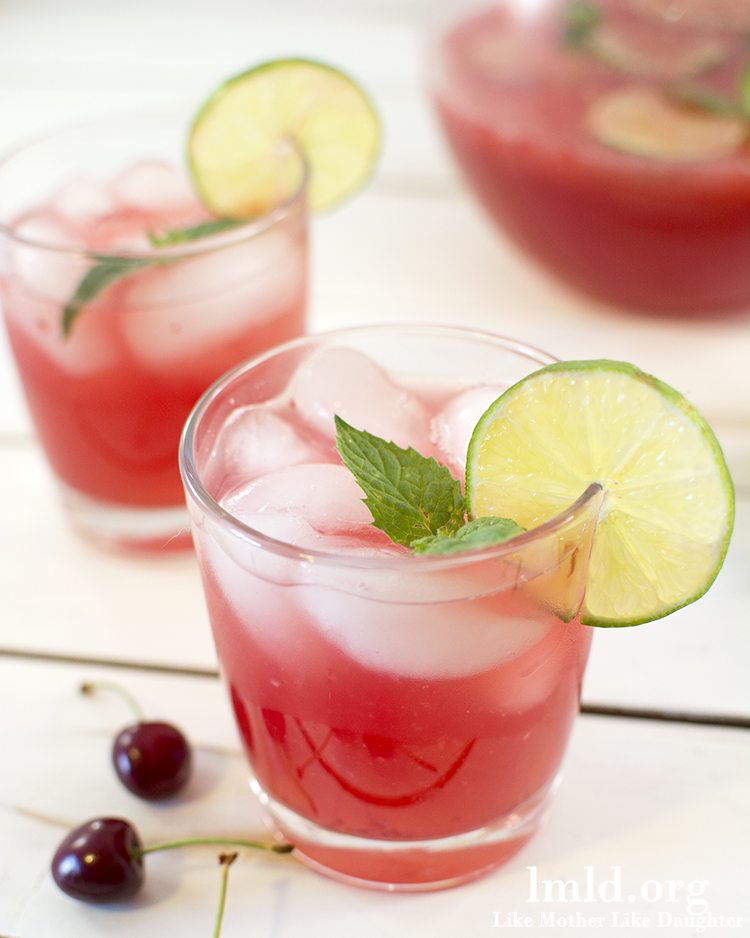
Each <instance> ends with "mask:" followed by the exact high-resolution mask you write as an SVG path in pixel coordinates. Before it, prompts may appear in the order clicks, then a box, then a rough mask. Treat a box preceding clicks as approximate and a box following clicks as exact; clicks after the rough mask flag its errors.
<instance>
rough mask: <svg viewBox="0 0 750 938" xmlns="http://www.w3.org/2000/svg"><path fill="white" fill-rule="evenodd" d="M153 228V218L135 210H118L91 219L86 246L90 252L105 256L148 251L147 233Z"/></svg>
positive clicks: (149, 248)
mask: <svg viewBox="0 0 750 938" xmlns="http://www.w3.org/2000/svg"><path fill="white" fill-rule="evenodd" d="M153 227H154V220H153V216H151V215H148V214H146V213H145V212H139V211H136V209H123V208H118V210H117V211H116V212H114V213H113V214H110V215H104V216H103V217H101V218H98V219H92V221H91V223H90V224H89V225H88V226H87V228H86V245H87V247H88V248H89V249H90V250H92V251H100V252H102V253H106V254H117V253H118V252H122V251H125V252H128V251H150V250H151V242H150V241H149V239H148V232H149V230H150V229H152V228H153Z"/></svg>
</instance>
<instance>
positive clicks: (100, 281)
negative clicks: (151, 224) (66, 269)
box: [62, 218, 244, 338]
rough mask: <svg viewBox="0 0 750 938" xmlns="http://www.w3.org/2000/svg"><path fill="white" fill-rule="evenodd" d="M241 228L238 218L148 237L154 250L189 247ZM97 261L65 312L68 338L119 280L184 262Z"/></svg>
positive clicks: (144, 259) (156, 259)
mask: <svg viewBox="0 0 750 938" xmlns="http://www.w3.org/2000/svg"><path fill="white" fill-rule="evenodd" d="M241 224H244V223H243V222H241V221H237V220H236V219H234V218H216V219H213V220H211V221H206V222H201V223H200V224H197V225H190V226H189V227H188V228H173V229H171V230H170V231H165V232H164V233H163V234H159V233H158V232H152V231H149V232H148V233H147V234H148V240H149V241H150V243H151V245H152V247H157V248H163V247H173V246H175V245H179V244H187V243H188V242H189V241H197V240H198V239H199V238H208V237H210V236H211V235H215V234H220V233H221V232H222V231H228V230H229V229H230V228H236V227H237V226H238V225H241ZM95 258H96V259H97V260H98V261H99V263H98V264H95V265H94V266H93V267H92V268H91V269H90V270H89V271H88V272H87V273H86V274H85V275H84V276H83V277H82V278H81V281H80V283H79V284H78V286H77V287H76V289H75V292H74V293H73V296H71V298H70V299H69V300H68V302H67V303H66V305H65V307H64V308H63V314H62V332H63V336H65V338H67V337H68V336H69V335H70V332H71V329H72V328H73V324H74V323H75V321H76V319H78V316H79V315H80V313H81V311H82V309H83V307H84V306H85V305H86V304H87V303H91V302H92V301H93V300H95V299H96V298H97V296H99V294H100V293H102V292H103V291H104V290H106V289H107V287H108V286H110V285H111V284H113V283H115V282H116V281H117V280H122V279H123V277H129V276H130V275H131V274H132V273H134V272H135V271H136V270H141V269H142V268H144V267H154V266H158V265H160V264H161V265H163V264H174V263H175V262H177V261H179V260H182V258H180V257H108V256H107V255H101V256H97V255H95Z"/></svg>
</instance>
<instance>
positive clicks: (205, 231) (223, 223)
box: [148, 218, 247, 248]
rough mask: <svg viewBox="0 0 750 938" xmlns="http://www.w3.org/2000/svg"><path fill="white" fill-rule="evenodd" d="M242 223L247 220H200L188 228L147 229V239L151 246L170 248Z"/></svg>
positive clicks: (207, 236) (228, 229) (208, 236)
mask: <svg viewBox="0 0 750 938" xmlns="http://www.w3.org/2000/svg"><path fill="white" fill-rule="evenodd" d="M244 224H247V222H243V221H240V220H239V219H237V218H214V219H212V220H211V221H202V222H200V223H199V224H197V225H191V226H190V227H189V228H170V229H169V230H168V231H165V232H163V233H159V232H158V231H149V232H148V240H149V242H150V243H151V246H152V247H155V248H170V247H174V246H175V245H176V244H186V243H187V242H188V241H197V240H198V239H199V238H210V237H211V235H216V234H221V232H222V231H230V230H231V229H232V228H237V227H238V226H239V225H244Z"/></svg>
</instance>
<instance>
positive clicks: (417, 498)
mask: <svg viewBox="0 0 750 938" xmlns="http://www.w3.org/2000/svg"><path fill="white" fill-rule="evenodd" d="M335 420H336V449H337V450H338V451H339V455H340V456H341V459H342V461H343V463H344V465H345V466H346V467H347V469H349V470H350V471H351V472H352V473H353V475H354V477H355V479H356V480H357V482H358V483H359V485H360V487H361V488H362V490H363V491H364V493H365V495H366V496H367V497H366V498H365V500H364V501H365V504H366V505H367V507H368V508H369V509H370V513H371V514H372V518H373V524H374V525H375V527H376V528H379V529H380V530H381V531H384V532H385V533H386V534H387V535H388V537H390V539H391V540H392V541H394V542H395V543H396V544H403V545H405V546H406V547H408V546H410V545H411V543H412V542H413V541H415V540H417V539H419V538H423V537H429V536H430V535H438V534H452V533H454V532H455V531H458V530H459V529H460V528H461V526H462V525H463V523H464V497H463V493H462V492H461V483H460V482H459V481H458V480H457V479H454V478H453V476H452V475H451V473H450V470H449V469H448V468H447V466H441V465H440V464H439V463H438V462H437V460H435V459H433V458H432V457H427V456H422V455H421V454H420V453H418V452H417V451H416V450H415V449H412V448H411V447H410V448H409V449H402V448H401V447H400V446H396V444H395V443H389V442H387V441H386V440H381V439H380V437H377V436H374V435H373V434H371V433H368V432H367V431H366V430H357V429H355V428H354V427H352V426H350V425H349V424H348V423H347V422H346V421H345V420H342V419H341V417H339V416H336V418H335Z"/></svg>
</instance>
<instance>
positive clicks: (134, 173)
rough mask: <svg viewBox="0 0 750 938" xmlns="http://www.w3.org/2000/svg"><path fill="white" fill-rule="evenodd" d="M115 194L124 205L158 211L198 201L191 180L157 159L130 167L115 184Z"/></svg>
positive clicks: (113, 187) (113, 190) (113, 188)
mask: <svg viewBox="0 0 750 938" xmlns="http://www.w3.org/2000/svg"><path fill="white" fill-rule="evenodd" d="M112 194H113V195H114V197H115V199H116V200H117V201H118V202H120V203H121V204H122V205H126V206H128V207H129V208H135V209H140V210H142V211H146V212H155V213H158V212H161V211H165V210H169V209H170V208H179V207H181V206H183V205H185V203H189V204H190V205H194V204H195V202H196V200H195V194H194V193H193V190H192V188H191V187H190V183H189V182H188V180H187V178H186V177H185V176H184V175H183V174H182V173H181V172H179V170H178V169H177V167H175V166H171V165H170V164H169V163H162V162H160V161H157V160H144V161H143V162H141V163H136V164H135V165H133V166H130V167H128V169H126V170H125V171H124V172H123V173H121V175H120V176H118V178H117V179H116V180H115V181H114V183H113V184H112Z"/></svg>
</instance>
